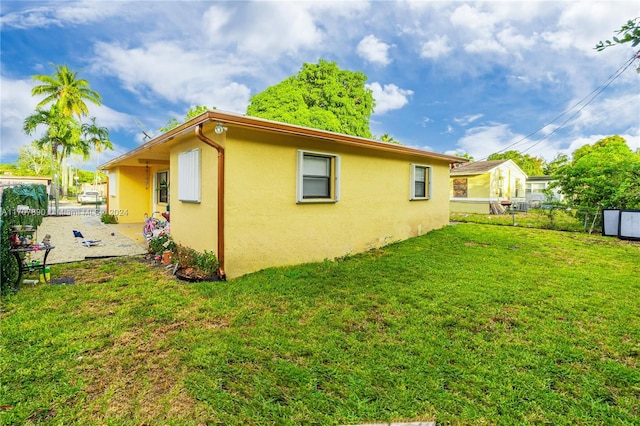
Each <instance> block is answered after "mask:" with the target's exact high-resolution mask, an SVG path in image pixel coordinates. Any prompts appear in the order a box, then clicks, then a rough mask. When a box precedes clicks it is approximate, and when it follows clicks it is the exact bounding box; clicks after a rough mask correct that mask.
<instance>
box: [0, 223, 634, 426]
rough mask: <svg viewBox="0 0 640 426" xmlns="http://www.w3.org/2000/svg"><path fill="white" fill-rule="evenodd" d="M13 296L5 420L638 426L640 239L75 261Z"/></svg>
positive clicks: (442, 242) (471, 238)
mask: <svg viewBox="0 0 640 426" xmlns="http://www.w3.org/2000/svg"><path fill="white" fill-rule="evenodd" d="M53 275H54V277H55V276H58V277H60V276H73V277H75V279H76V284H75V285H67V286H63V285H38V286H35V287H29V286H28V287H25V288H22V289H21V290H20V291H19V292H18V293H17V294H16V295H14V296H11V297H8V298H5V299H4V300H3V313H2V319H1V324H0V380H1V384H0V405H2V406H3V407H2V409H0V423H1V424H24V423H27V424H28V423H33V424H37V423H39V424H83V425H84V424H113V425H120V424H132V425H133V424H136V425H138V424H176V425H182V424H216V423H220V424H230V425H232V424H242V425H251V424H255V425H258V424H259V425H263V424H273V425H286V424H322V425H325V424H326V425H333V424H355V423H365V422H386V421H421V420H422V421H428V420H435V421H437V422H438V424H508V425H511V424H554V425H555V424H572V425H573V424H583V425H594V424H602V425H612V424H615V425H617V424H638V423H639V422H638V418H640V368H639V365H638V361H639V356H640V306H639V300H640V279H639V277H640V244H638V243H630V242H625V241H621V240H618V239H616V238H605V237H601V236H599V235H587V234H579V233H567V232H556V231H545V230H535V229H526V228H522V227H512V226H511V227H509V226H490V225H472V224H459V225H456V226H449V227H447V228H445V229H442V230H438V231H434V232H431V233H429V234H427V235H424V236H422V237H419V238H415V239H412V240H409V241H405V242H402V243H399V244H393V245H391V246H388V247H385V248H384V249H380V250H374V251H371V252H368V253H365V254H362V255H356V256H352V257H349V258H346V259H342V260H339V261H335V262H334V261H327V262H323V263H318V264H309V265H303V266H298V267H291V268H276V269H270V270H265V271H262V272H259V273H255V274H252V275H249V276H246V277H244V278H241V279H237V280H234V281H232V282H223V283H220V282H218V283H198V284H187V283H184V282H179V281H176V280H174V279H173V278H172V277H170V276H169V275H168V274H167V272H166V270H165V269H164V268H159V267H150V266H149V265H148V264H146V263H145V262H144V261H142V260H141V259H137V258H132V259H108V260H96V261H87V262H82V263H77V264H71V265H60V266H57V267H55V268H54V269H53Z"/></svg>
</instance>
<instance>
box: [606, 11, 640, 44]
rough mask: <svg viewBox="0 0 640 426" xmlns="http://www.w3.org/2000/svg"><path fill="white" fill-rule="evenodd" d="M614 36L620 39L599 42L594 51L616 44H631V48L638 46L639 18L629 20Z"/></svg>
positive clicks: (639, 38)
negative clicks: (616, 35)
mask: <svg viewBox="0 0 640 426" xmlns="http://www.w3.org/2000/svg"><path fill="white" fill-rule="evenodd" d="M616 34H618V36H620V37H613V38H612V40H605V41H599V42H598V44H596V47H595V49H596V50H597V51H601V50H604V49H606V48H607V47H610V46H615V45H616V44H624V43H631V46H632V47H636V46H637V45H638V44H640V17H637V18H634V19H629V20H628V21H627V23H626V24H624V25H623V26H622V27H621V28H620V29H619V30H618V31H616Z"/></svg>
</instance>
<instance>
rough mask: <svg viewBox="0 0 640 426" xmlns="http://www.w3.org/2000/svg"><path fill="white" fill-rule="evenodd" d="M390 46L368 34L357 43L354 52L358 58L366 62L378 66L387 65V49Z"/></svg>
mask: <svg viewBox="0 0 640 426" xmlns="http://www.w3.org/2000/svg"><path fill="white" fill-rule="evenodd" d="M390 47H391V46H390V45H388V44H387V43H384V42H382V41H380V40H378V39H377V38H376V36H374V35H372V34H369V35H368V36H366V37H365V38H363V39H362V40H360V43H358V47H357V48H356V52H357V53H358V56H360V57H361V58H363V59H365V60H366V61H369V62H373V63H376V64H380V65H389V64H390V63H391V59H389V48H390Z"/></svg>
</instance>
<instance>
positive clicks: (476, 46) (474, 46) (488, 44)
mask: <svg viewBox="0 0 640 426" xmlns="http://www.w3.org/2000/svg"><path fill="white" fill-rule="evenodd" d="M464 50H465V51H467V52H469V53H479V54H482V53H501V54H504V53H507V50H506V49H505V48H504V47H502V45H501V44H500V43H498V42H497V41H495V40H493V39H479V40H473V41H472V42H471V43H467V44H466V45H465V46H464Z"/></svg>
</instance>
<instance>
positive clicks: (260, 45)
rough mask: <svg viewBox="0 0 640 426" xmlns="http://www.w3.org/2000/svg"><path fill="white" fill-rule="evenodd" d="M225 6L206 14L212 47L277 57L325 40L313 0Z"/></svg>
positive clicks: (308, 47) (313, 45)
mask: <svg viewBox="0 0 640 426" xmlns="http://www.w3.org/2000/svg"><path fill="white" fill-rule="evenodd" d="M225 6H229V7H228V8H227V7H224V8H223V7H221V6H217V5H216V6H212V7H211V8H210V9H209V10H208V11H207V12H206V13H205V15H204V17H203V25H204V27H205V28H206V29H207V36H208V38H209V44H210V45H211V46H214V47H217V48H220V47H223V48H235V49H237V51H238V53H240V54H250V55H253V56H254V57H255V56H257V57H268V58H272V59H274V58H277V57H278V56H280V55H281V54H283V53H286V54H295V53H296V52H298V51H299V50H301V49H310V48H313V47H316V46H317V45H319V44H321V43H322V41H323V38H324V34H323V32H322V30H321V29H320V28H319V27H318V25H317V24H316V19H315V18H314V14H313V13H312V6H313V5H312V4H310V3H306V2H261V1H259V2H249V3H246V4H244V3H226V4H225Z"/></svg>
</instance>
